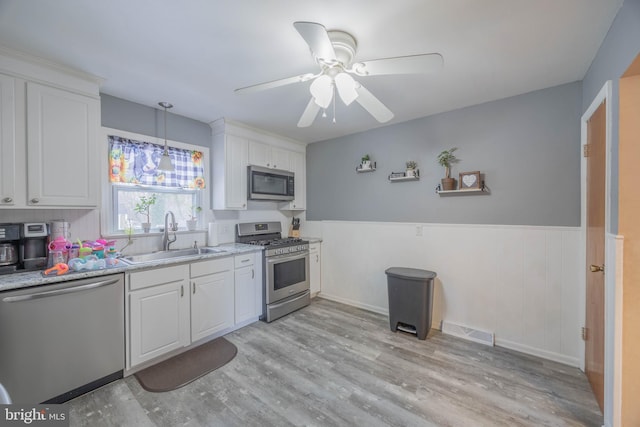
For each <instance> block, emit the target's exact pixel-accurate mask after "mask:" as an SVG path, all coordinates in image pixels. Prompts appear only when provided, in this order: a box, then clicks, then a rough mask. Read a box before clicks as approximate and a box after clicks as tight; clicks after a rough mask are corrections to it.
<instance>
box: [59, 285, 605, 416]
mask: <svg viewBox="0 0 640 427" xmlns="http://www.w3.org/2000/svg"><path fill="white" fill-rule="evenodd" d="M227 339H229V341H231V342H233V343H234V344H235V345H236V346H237V347H238V355H237V356H236V358H235V359H234V360H233V361H231V362H230V363H229V364H227V365H225V366H223V367H222V368H220V369H218V370H217V371H214V372H212V373H210V374H208V375H206V376H205V377H203V378H200V379H199V380H197V381H195V382H193V383H191V384H189V385H187V386H185V387H183V388H181V389H178V390H175V391H172V392H167V393H149V392H146V391H144V390H143V389H142V388H141V387H140V385H139V384H138V382H137V381H136V379H135V378H134V377H133V376H131V377H128V378H125V379H123V380H120V381H116V382H114V383H111V384H109V385H107V386H105V387H103V388H101V389H99V390H95V391H93V392H91V393H89V394H86V395H84V396H81V397H79V398H76V399H75V400H73V401H71V402H69V405H70V408H69V409H70V418H71V425H72V426H92V427H93V426H136V427H138V426H182V425H185V426H289V425H296V426H312V425H313V426H455V427H460V426H492V427H493V426H600V425H602V416H601V414H600V411H599V409H598V406H597V403H596V401H595V399H594V397H593V395H592V393H591V391H590V389H589V385H588V383H587V380H586V378H585V376H584V375H583V374H582V373H581V372H580V371H579V370H578V369H576V368H572V367H568V366H565V365H561V364H558V363H554V362H550V361H547V360H544V359H539V358H536V357H533V356H528V355H525V354H521V353H518V352H514V351H510V350H506V349H503V348H499V347H494V348H492V347H487V346H484V345H481V344H476V343H472V342H468V341H465V340H461V339H458V338H455V337H451V336H448V335H443V334H441V333H440V332H438V331H436V330H432V331H431V333H430V334H429V338H428V339H427V340H426V341H419V340H418V339H416V338H415V336H412V335H409V334H406V333H402V332H397V333H394V332H391V331H390V330H389V324H388V320H387V317H386V316H382V315H379V314H375V313H371V312H367V311H363V310H359V309H357V308H353V307H349V306H346V305H342V304H338V303H335V302H331V301H327V300H323V299H319V298H316V299H315V300H313V302H312V304H311V306H309V307H306V308H304V309H302V310H300V311H297V312H295V313H293V314H291V315H289V316H287V317H285V318H282V319H280V320H277V321H275V322H272V323H269V324H267V323H263V322H258V323H255V324H253V325H250V326H248V327H245V328H243V329H241V330H238V331H236V332H233V333H231V334H229V335H227Z"/></svg>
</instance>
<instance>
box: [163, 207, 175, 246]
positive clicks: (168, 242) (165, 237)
mask: <svg viewBox="0 0 640 427" xmlns="http://www.w3.org/2000/svg"><path fill="white" fill-rule="evenodd" d="M169 215H171V231H173V239H170V238H169ZM177 230H178V227H177V224H176V217H175V215H174V214H173V212H171V211H167V213H166V214H164V233H162V250H163V251H168V250H169V246H170V245H171V244H172V243H173V242H175V241H176V239H177V238H178V236H176V231H177Z"/></svg>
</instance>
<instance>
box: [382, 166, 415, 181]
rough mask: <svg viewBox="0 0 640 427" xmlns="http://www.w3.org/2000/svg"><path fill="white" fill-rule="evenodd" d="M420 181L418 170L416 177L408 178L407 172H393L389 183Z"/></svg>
mask: <svg viewBox="0 0 640 427" xmlns="http://www.w3.org/2000/svg"><path fill="white" fill-rule="evenodd" d="M419 179H420V170H419V169H416V171H415V175H414V176H407V174H406V173H405V172H391V175H389V181H391V182H399V181H417V180H419Z"/></svg>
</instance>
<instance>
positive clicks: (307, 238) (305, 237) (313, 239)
mask: <svg viewBox="0 0 640 427" xmlns="http://www.w3.org/2000/svg"><path fill="white" fill-rule="evenodd" d="M302 239H303V240H307V241H309V243H318V242H322V237H309V236H303V237H302Z"/></svg>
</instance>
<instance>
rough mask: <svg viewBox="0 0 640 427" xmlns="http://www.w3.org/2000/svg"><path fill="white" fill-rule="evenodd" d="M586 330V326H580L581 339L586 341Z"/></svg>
mask: <svg viewBox="0 0 640 427" xmlns="http://www.w3.org/2000/svg"><path fill="white" fill-rule="evenodd" d="M587 331H588V330H587V328H585V327H584V326H583V327H582V332H581V335H582V341H586V340H587Z"/></svg>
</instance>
